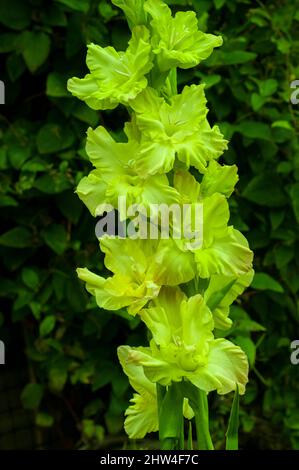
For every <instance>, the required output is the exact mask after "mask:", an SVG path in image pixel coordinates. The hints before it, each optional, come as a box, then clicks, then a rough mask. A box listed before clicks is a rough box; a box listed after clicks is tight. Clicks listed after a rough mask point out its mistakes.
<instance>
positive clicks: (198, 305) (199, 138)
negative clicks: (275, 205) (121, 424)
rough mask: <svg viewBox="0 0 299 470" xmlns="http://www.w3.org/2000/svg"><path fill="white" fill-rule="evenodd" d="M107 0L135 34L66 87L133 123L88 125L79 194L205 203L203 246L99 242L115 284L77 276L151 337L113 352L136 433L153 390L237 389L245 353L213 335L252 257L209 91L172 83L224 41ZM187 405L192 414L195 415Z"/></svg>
mask: <svg viewBox="0 0 299 470" xmlns="http://www.w3.org/2000/svg"><path fill="white" fill-rule="evenodd" d="M112 2H113V3H114V4H115V5H116V6H118V7H120V8H121V9H122V10H123V11H124V13H125V15H126V17H127V20H128V23H129V26H130V29H131V30H132V38H131V40H130V42H129V45H128V48H127V50H126V51H125V52H117V51H116V50H115V49H114V48H113V47H100V46H97V45H94V44H91V45H89V47H88V54H87V65H88V68H89V70H90V73H89V74H87V75H86V76H85V77H84V78H83V79H78V78H73V79H71V80H70V81H69V85H68V88H69V90H70V91H71V92H72V93H73V94H74V95H75V96H77V97H78V98H80V99H81V100H84V101H85V102H86V103H87V105H88V106H90V107H91V108H93V109H96V110H105V109H114V108H115V107H116V106H118V105H119V104H122V105H124V106H126V108H127V109H128V113H129V116H130V121H129V122H127V123H126V124H125V126H124V133H125V135H126V141H125V142H116V141H115V140H114V139H113V138H112V136H111V135H110V134H109V133H108V132H107V130H106V129H104V128H103V127H98V128H97V129H95V130H92V129H89V130H88V137H87V147H86V149H87V154H88V156H89V159H90V161H91V162H92V164H93V165H94V167H95V169H94V170H92V171H91V173H90V174H89V175H88V176H87V177H85V178H83V179H82V180H81V182H80V183H79V186H78V188H77V193H78V195H79V197H80V198H81V200H82V201H83V202H84V204H86V206H87V207H88V209H89V210H90V212H91V213H92V215H94V216H96V215H100V212H99V207H103V206H102V205H103V204H104V203H109V204H111V205H112V206H113V207H115V208H117V201H118V198H119V196H125V197H126V199H127V201H128V202H129V203H130V204H143V205H145V206H147V205H149V204H151V203H154V204H161V203H165V204H173V203H176V204H180V205H183V204H190V205H191V207H192V205H195V204H197V203H198V202H200V203H202V205H203V244H202V246H200V247H198V246H195V247H192V246H190V244H189V245H188V244H187V243H186V240H184V239H174V238H170V239H158V240H150V239H135V240H133V239H129V238H120V237H111V236H105V237H104V238H102V240H101V242H100V246H101V249H102V251H103V252H104V253H105V266H106V267H107V268H108V269H109V270H110V271H111V273H112V275H111V277H108V278H103V277H101V276H99V275H97V274H94V273H92V272H90V271H89V270H88V269H86V268H82V269H81V268H80V269H78V275H79V277H80V279H82V280H83V281H85V282H86V288H87V290H88V291H89V292H90V293H91V294H92V295H94V296H95V298H96V301H97V304H98V305H99V306H100V307H102V308H105V309H108V310H118V309H120V308H125V307H127V309H128V312H129V314H131V315H137V314H138V315H139V316H140V318H141V320H142V321H143V322H144V323H145V325H146V326H147V328H148V330H149V331H150V334H151V335H150V336H151V340H150V344H149V346H148V347H129V346H120V347H119V348H118V356H119V360H120V362H121V365H122V367H123V370H124V372H125V373H126V374H127V376H128V377H129V380H130V383H131V385H132V387H133V388H134V389H135V390H136V394H134V396H133V398H132V404H131V406H130V407H129V408H128V410H127V412H126V415H127V417H126V421H125V429H126V431H127V433H128V434H129V436H130V437H132V438H142V437H144V435H145V434H146V433H147V432H151V431H156V430H157V429H158V411H157V409H158V408H157V392H156V384H160V385H161V386H165V387H169V386H170V385H171V384H172V383H180V382H182V381H184V382H190V383H191V384H192V385H193V386H195V387H197V388H198V389H200V390H201V391H204V392H206V393H209V392H210V391H212V390H216V391H217V392H218V393H219V394H225V393H228V392H231V391H233V390H235V389H236V387H238V389H239V392H240V393H241V394H242V393H244V391H245V385H246V382H247V379H248V363H247V359H246V356H245V354H244V352H243V351H242V350H241V349H240V348H239V347H237V346H235V345H234V344H232V343H231V342H230V341H228V340H226V339H223V338H218V339H215V337H214V334H213V330H214V328H218V329H225V328H228V327H230V325H231V320H230V319H229V316H228V315H229V307H230V305H231V304H232V302H233V301H234V300H235V299H236V298H237V296H238V295H240V294H241V293H242V292H243V290H244V289H245V288H246V287H247V286H248V285H249V284H250V282H251V280H252V277H253V271H252V252H251V251H250V249H249V247H248V243H247V241H246V239H245V238H244V236H243V235H242V234H241V233H240V232H239V231H238V230H236V229H234V227H233V226H231V225H229V206H228V202H227V198H228V197H229V196H230V195H231V193H232V192H233V190H234V186H235V184H236V182H237V180H238V176H237V168H236V167H235V166H234V165H233V166H225V165H220V164H219V163H217V161H216V159H218V157H219V156H220V155H221V154H222V153H223V151H224V150H225V149H226V148H227V142H226V141H225V139H224V138H223V136H222V134H221V132H220V130H219V128H218V127H217V126H213V127H211V126H210V124H209V122H208V120H207V112H208V110H207V107H206V98H205V93H204V86H203V85H192V86H186V87H185V88H184V89H183V90H182V92H181V93H180V94H178V93H177V86H176V69H177V68H183V69H187V68H190V67H194V66H197V65H198V64H199V63H200V62H201V61H202V60H204V59H206V58H207V57H208V56H209V55H210V54H211V53H212V51H213V48H214V47H217V46H220V45H221V44H222V39H221V38H220V37H217V36H214V35H211V34H205V33H202V32H200V31H199V30H198V23H197V19H196V15H195V13H194V12H190V11H189V12H178V13H177V14H176V15H175V16H174V17H173V16H172V13H171V11H170V9H169V7H168V6H167V5H166V4H165V3H164V2H163V1H162V0H112ZM190 171H192V173H191V172H190ZM193 175H196V177H194V176H193ZM183 403H184V405H183V412H184V416H185V417H186V418H189V419H191V418H192V416H193V411H194V410H192V409H191V407H190V404H189V403H188V401H187V400H186V399H185V400H184V401H183Z"/></svg>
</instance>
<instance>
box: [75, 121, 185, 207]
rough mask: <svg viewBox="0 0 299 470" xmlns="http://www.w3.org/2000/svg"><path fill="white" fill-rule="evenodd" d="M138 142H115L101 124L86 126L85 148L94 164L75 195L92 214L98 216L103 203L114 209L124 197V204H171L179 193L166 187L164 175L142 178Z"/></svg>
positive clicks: (167, 184)
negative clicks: (137, 166) (139, 173)
mask: <svg viewBox="0 0 299 470" xmlns="http://www.w3.org/2000/svg"><path fill="white" fill-rule="evenodd" d="M138 149H139V145H138V144H137V142H136V141H132V140H131V141H130V142H128V143H117V142H115V141H114V140H113V138H112V137H111V136H110V134H109V133H108V132H107V131H106V130H105V129H104V127H98V128H97V129H95V130H92V129H89V130H88V136H87V146H86V151H87V154H88V156H89V159H90V161H91V162H92V163H93V165H94V166H95V167H96V170H93V171H92V172H91V173H90V174H89V175H88V176H87V177H84V178H83V179H82V180H81V181H80V183H79V185H78V188H77V194H78V196H79V197H80V199H81V200H82V201H83V202H84V204H85V205H86V206H87V207H88V209H89V210H90V212H91V214H92V215H93V216H96V215H101V214H102V213H103V212H104V211H105V205H106V204H111V205H112V206H113V207H115V208H117V206H118V198H119V197H121V196H123V197H125V198H126V203H127V205H132V204H142V205H143V206H144V207H145V208H148V206H149V205H150V204H151V203H153V204H160V203H166V204H173V203H176V202H178V200H179V194H178V193H177V191H176V190H175V189H174V188H172V187H170V186H169V182H168V179H167V176H166V175H156V176H154V177H152V178H147V179H141V178H140V177H139V176H138V174H137V172H136V169H135V159H136V158H137V154H138Z"/></svg>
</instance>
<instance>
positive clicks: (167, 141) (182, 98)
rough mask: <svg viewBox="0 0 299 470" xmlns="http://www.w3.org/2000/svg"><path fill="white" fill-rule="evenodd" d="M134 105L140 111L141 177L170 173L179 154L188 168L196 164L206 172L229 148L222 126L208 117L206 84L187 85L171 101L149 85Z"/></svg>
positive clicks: (137, 116) (138, 118) (136, 134)
mask: <svg viewBox="0 0 299 470" xmlns="http://www.w3.org/2000/svg"><path fill="white" fill-rule="evenodd" d="M131 107H132V108H133V109H134V111H135V112H136V122H134V123H133V125H134V126H135V129H136V127H137V130H138V131H139V134H138V132H137V131H136V130H135V136H138V135H139V136H140V145H141V149H140V155H139V158H138V160H137V161H136V169H137V171H138V173H139V174H140V176H141V177H144V176H147V175H154V174H155V173H167V172H169V171H170V170H171V169H172V167H173V165H174V162H175V157H176V156H177V158H178V160H179V161H181V162H183V163H184V164H185V166H186V167H187V168H189V167H190V166H194V167H195V168H197V169H198V170H199V171H200V172H201V173H204V172H205V171H206V166H207V162H208V161H210V160H213V159H216V158H218V157H219V156H220V155H221V154H222V153H223V151H224V150H225V149H226V148H227V141H226V140H225V139H224V138H223V136H222V134H221V132H220V130H219V128H218V127H217V126H214V127H213V128H211V127H210V125H209V123H208V120H207V118H206V115H207V112H208V110H207V107H206V98H205V95H204V86H203V85H198V86H196V85H191V86H186V87H185V88H184V90H183V91H182V93H181V94H180V95H175V96H173V97H172V98H171V99H170V102H169V103H167V102H166V101H165V99H164V98H162V97H160V96H159V95H158V93H157V92H156V91H155V90H154V89H152V88H147V89H146V90H145V91H144V92H143V93H141V94H140V95H139V96H138V97H137V98H136V99H135V100H134V101H132V102H131ZM130 131H131V132H130V135H133V132H132V130H131V129H130ZM137 138H138V137H137Z"/></svg>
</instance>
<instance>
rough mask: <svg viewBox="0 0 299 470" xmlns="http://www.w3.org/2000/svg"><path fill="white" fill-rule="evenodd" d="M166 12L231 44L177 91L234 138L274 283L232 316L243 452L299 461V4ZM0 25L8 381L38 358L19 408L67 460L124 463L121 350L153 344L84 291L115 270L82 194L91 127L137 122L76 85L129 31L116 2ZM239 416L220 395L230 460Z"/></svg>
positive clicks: (1, 252)
mask: <svg viewBox="0 0 299 470" xmlns="http://www.w3.org/2000/svg"><path fill="white" fill-rule="evenodd" d="M168 3H170V4H172V5H174V9H176V8H179V9H184V8H185V9H190V8H191V9H192V8H193V9H194V10H195V11H196V12H197V13H198V17H199V21H200V25H201V28H202V29H203V30H205V31H208V32H211V33H220V34H222V36H223V38H224V46H223V47H222V48H221V49H219V50H217V51H216V52H215V53H214V54H213V55H212V56H211V58H210V59H209V60H207V61H205V62H204V63H203V64H202V65H200V66H199V67H198V68H197V69H192V70H188V71H184V72H180V76H179V82H180V85H183V84H186V83H198V82H201V81H204V82H205V83H206V84H207V86H206V89H207V98H208V101H209V108H210V110H211V111H210V113H209V118H210V121H211V122H218V123H219V124H220V125H221V128H222V130H223V132H224V133H225V135H226V137H228V138H229V139H230V148H229V151H228V152H226V154H225V155H224V157H223V158H222V161H223V162H226V163H229V164H233V163H236V164H237V165H238V166H239V173H240V182H239V184H238V186H237V191H236V193H235V195H234V196H233V197H232V198H231V213H232V222H233V223H234V224H235V226H236V227H237V228H239V229H240V230H242V231H243V233H244V234H245V235H246V236H247V237H248V239H249V241H250V244H251V247H252V249H253V250H254V252H255V269H256V271H257V272H258V273H265V274H259V275H257V276H256V278H255V280H254V283H253V285H252V287H251V288H250V289H249V290H248V291H247V292H246V293H245V294H244V295H243V297H242V299H241V300H240V301H238V303H237V304H236V306H234V307H233V309H232V316H233V318H234V319H235V324H234V327H233V329H232V330H231V331H230V332H229V333H228V334H229V335H230V336H231V337H232V338H233V340H234V341H235V342H236V343H238V344H240V345H241V346H242V347H243V348H244V349H245V350H246V352H247V354H248V357H249V360H250V364H251V373H250V383H249V386H248V390H247V394H246V396H245V397H244V398H243V399H242V411H241V446H242V447H243V448H259V449H269V448H271V449H283V448H295V449H298V448H299V407H298V404H299V403H298V402H299V365H298V366H297V367H296V366H295V365H292V364H291V363H290V342H291V341H292V340H294V339H299V331H298V323H299V315H298V313H299V312H298V299H297V293H298V290H299V261H298V256H297V255H298V221H299V139H298V133H299V105H297V106H296V105H292V104H291V103H290V95H291V91H292V90H291V89H290V82H291V81H292V80H295V79H296V78H298V79H299V66H298V57H299V34H298V31H299V2H298V0H296V1H292V2H291V1H288V0H271V1H264V2H262V1H257V2H255V1H247V0H176V1H169V2H168ZM0 24H1V33H0V79H1V80H3V81H4V82H5V84H6V104H5V105H3V106H1V107H0V142H1V145H0V168H1V176H0V205H1V208H0V210H1V236H0V257H1V264H2V268H1V278H0V296H1V299H0V300H1V313H0V338H1V339H2V340H4V341H5V343H6V346H7V365H6V366H1V367H6V368H9V367H12V365H11V363H12V362H13V361H14V362H15V363H16V367H23V365H21V364H22V357H23V356H25V355H26V367H27V368H28V383H30V385H27V386H26V388H25V389H24V391H23V394H22V402H23V405H24V406H25V408H27V409H32V410H33V411H34V416H35V420H36V423H37V426H38V430H39V431H38V432H39V434H42V433H44V432H45V431H46V432H47V433H49V432H50V433H52V435H53V436H54V441H55V443H56V446H58V447H80V448H85V447H87V448H97V447H99V446H102V447H107V448H111V447H113V446H116V447H118V448H119V447H122V446H123V445H127V444H126V438H125V436H124V434H123V431H122V426H123V412H124V410H125V408H126V406H127V404H128V400H129V397H130V393H131V391H130V390H129V387H128V383H127V379H126V378H125V377H124V376H123V374H122V372H121V370H120V368H119V366H118V362H117V359H116V347H117V346H118V345H119V344H125V343H130V344H140V343H143V342H144V341H145V334H144V329H143V328H142V326H141V325H139V322H138V320H134V319H133V320H130V318H128V315H127V314H126V313H125V312H119V313H118V312H116V313H111V312H105V311H99V309H98V308H97V307H96V305H95V303H94V301H93V299H91V298H90V296H89V295H87V293H86V292H85V291H84V288H83V286H82V285H81V284H80V283H79V282H78V280H77V278H76V274H75V268H76V267H77V266H88V267H90V268H92V269H95V270H97V271H98V272H101V271H102V272H103V271H104V267H103V263H102V257H101V254H100V253H99V249H98V244H97V241H96V238H95V235H94V225H95V221H94V220H93V219H92V218H91V216H90V215H89V214H88V212H87V209H85V208H84V207H83V205H82V204H81V202H80V201H79V200H78V198H77V197H76V195H75V194H74V188H75V187H76V184H77V183H78V181H79V180H80V178H81V177H82V175H84V174H85V173H86V172H87V171H88V169H89V164H88V162H87V161H86V157H85V151H84V140H85V132H86V129H87V127H88V126H92V127H95V126H96V125H98V124H102V125H105V126H106V127H107V128H109V129H113V131H115V132H116V133H117V132H118V131H120V128H121V126H122V124H123V122H124V120H125V119H126V114H125V112H124V110H122V109H121V108H119V109H118V110H117V111H114V112H113V113H111V112H110V113H109V112H108V113H103V114H100V113H97V112H95V111H92V110H90V109H88V108H87V107H86V106H85V105H84V104H83V103H81V102H79V101H78V100H76V99H73V98H72V97H71V96H70V95H69V94H68V92H67V91H66V80H67V78H69V77H71V76H74V75H76V76H83V74H84V73H85V71H86V69H85V54H86V44H88V43H89V42H95V43H97V44H100V45H102V46H106V45H110V44H112V45H113V46H114V47H115V48H117V49H125V47H126V43H127V40H128V37H129V31H128V29H127V26H126V23H125V22H124V20H123V18H122V16H121V14H120V11H118V10H117V9H116V8H115V7H112V6H111V3H110V1H108V0H107V1H106V0H54V1H50V0H49V1H47V0H1V2H0ZM0 373H1V369H0ZM231 401H232V396H228V397H216V396H214V395H213V396H211V419H212V431H213V437H214V440H215V442H216V445H217V447H221V446H223V435H224V430H225V428H226V425H227V418H228V412H229V408H230V405H231ZM41 442H42V441H41ZM144 445H148V443H145V444H144Z"/></svg>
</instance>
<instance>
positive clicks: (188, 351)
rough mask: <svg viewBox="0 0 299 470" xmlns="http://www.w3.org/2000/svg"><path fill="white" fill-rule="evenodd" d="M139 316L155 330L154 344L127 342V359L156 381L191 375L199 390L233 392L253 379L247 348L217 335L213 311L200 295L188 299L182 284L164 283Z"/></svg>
mask: <svg viewBox="0 0 299 470" xmlns="http://www.w3.org/2000/svg"><path fill="white" fill-rule="evenodd" d="M140 316H141V318H142V320H143V321H144V323H145V324H146V326H147V327H148V329H149V330H150V331H151V333H152V335H153V339H152V341H151V343H150V346H149V347H138V348H129V347H128V351H129V354H128V357H127V361H126V363H127V364H136V365H140V366H142V367H143V370H144V373H145V375H146V377H148V379H149V380H150V381H151V382H157V383H160V384H161V385H165V386H167V385H170V384H171V382H173V381H174V382H179V381H182V380H189V381H190V382H191V383H192V384H193V385H195V386H196V387H198V388H199V389H200V390H204V391H206V392H210V391H212V390H217V392H218V393H219V394H225V393H229V392H231V391H232V390H235V389H236V384H238V387H239V391H240V393H241V394H243V393H244V392H245V385H246V383H247V380H248V362H247V358H246V355H245V353H244V352H243V351H242V350H241V349H240V348H239V347H238V346H235V345H233V344H232V343H231V342H230V341H227V340H225V339H214V337H213V333H212V329H213V328H214V321H213V316H212V313H211V312H210V310H209V308H208V307H207V305H206V304H205V302H204V300H203V298H202V296H201V295H199V294H197V295H195V296H193V297H190V298H189V299H187V298H186V297H185V295H184V294H183V293H182V292H181V291H180V290H179V288H163V289H162V290H161V292H160V295H159V297H158V298H157V299H156V300H155V301H154V302H153V303H152V305H151V306H150V308H148V309H143V310H142V311H141V312H140Z"/></svg>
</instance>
